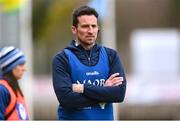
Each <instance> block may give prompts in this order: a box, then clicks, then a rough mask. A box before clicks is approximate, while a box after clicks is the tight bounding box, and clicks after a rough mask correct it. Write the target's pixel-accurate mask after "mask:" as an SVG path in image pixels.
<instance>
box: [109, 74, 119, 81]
mask: <svg viewBox="0 0 180 121" xmlns="http://www.w3.org/2000/svg"><path fill="white" fill-rule="evenodd" d="M116 76H119V73H114V74H112V75H111V76H110V77H109V79H110V80H111V79H113V78H114V77H116Z"/></svg>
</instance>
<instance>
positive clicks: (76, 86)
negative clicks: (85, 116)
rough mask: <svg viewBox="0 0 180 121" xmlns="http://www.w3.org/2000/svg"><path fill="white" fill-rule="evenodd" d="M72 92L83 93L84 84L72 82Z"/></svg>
mask: <svg viewBox="0 0 180 121" xmlns="http://www.w3.org/2000/svg"><path fill="white" fill-rule="evenodd" d="M72 90H73V92H77V93H83V92H84V85H83V84H72Z"/></svg>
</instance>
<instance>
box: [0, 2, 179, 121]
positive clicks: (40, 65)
mask: <svg viewBox="0 0 180 121" xmlns="http://www.w3.org/2000/svg"><path fill="white" fill-rule="evenodd" d="M80 5H89V6H92V7H94V8H95V9H96V10H97V11H98V12H99V14H100V18H99V24H100V27H101V31H100V34H99V37H98V42H99V43H102V44H103V45H105V46H108V47H111V48H114V49H116V50H117V51H118V52H119V54H120V56H121V61H122V63H123V65H124V68H125V72H126V76H127V92H126V97H125V101H124V102H123V103H121V104H115V105H116V106H115V107H116V108H115V111H116V113H115V117H116V119H124V120H125V119H134V120H136V119H157V120H160V119H164V120H176V119H180V115H179V112H180V93H178V92H180V14H179V13H180V1H179V0H136V1H134V0H0V47H3V46H7V45H14V46H16V47H20V48H21V49H22V50H23V51H24V53H25V55H26V56H27V67H28V71H27V72H26V74H25V75H24V77H23V79H22V80H21V87H22V89H23V90H24V92H25V95H26V98H27V101H28V104H29V109H30V114H31V119H34V120H41V119H43V120H56V119H57V106H58V101H57V99H56V96H55V94H54V90H53V86H52V78H51V62H52V58H53V56H54V55H55V54H56V53H57V52H59V51H60V50H62V49H63V48H64V47H65V46H66V45H68V44H69V43H70V41H71V40H72V39H73V35H72V33H71V22H72V21H71V14H72V11H73V10H74V9H75V8H77V7H78V6H80Z"/></svg>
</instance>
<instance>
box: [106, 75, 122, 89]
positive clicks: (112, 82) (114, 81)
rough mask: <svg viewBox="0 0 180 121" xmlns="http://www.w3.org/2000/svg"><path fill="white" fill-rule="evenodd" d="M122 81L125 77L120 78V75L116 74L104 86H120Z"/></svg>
mask: <svg viewBox="0 0 180 121" xmlns="http://www.w3.org/2000/svg"><path fill="white" fill-rule="evenodd" d="M122 81H123V77H119V73H114V74H112V75H111V76H110V77H109V78H108V79H107V80H106V82H105V84H104V86H119V85H121V84H122Z"/></svg>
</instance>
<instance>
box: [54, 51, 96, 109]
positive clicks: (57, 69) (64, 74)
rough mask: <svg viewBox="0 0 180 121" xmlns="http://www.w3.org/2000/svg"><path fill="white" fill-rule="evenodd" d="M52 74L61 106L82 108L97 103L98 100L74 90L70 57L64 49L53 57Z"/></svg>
mask: <svg viewBox="0 0 180 121" xmlns="http://www.w3.org/2000/svg"><path fill="white" fill-rule="evenodd" d="M52 76H53V87H54V91H55V94H56V96H57V99H58V101H59V103H60V105H61V106H63V107H68V108H82V107H87V106H92V105H95V104H97V101H95V100H94V99H91V98H89V97H86V96H85V95H83V94H79V93H75V92H73V91H72V81H71V77H70V74H69V68H68V58H67V57H66V55H65V53H64V51H63V52H61V53H59V54H57V55H56V56H55V57H54V59H53V63H52Z"/></svg>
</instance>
